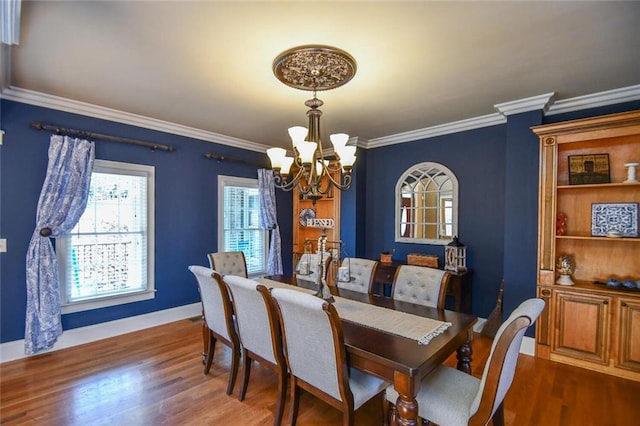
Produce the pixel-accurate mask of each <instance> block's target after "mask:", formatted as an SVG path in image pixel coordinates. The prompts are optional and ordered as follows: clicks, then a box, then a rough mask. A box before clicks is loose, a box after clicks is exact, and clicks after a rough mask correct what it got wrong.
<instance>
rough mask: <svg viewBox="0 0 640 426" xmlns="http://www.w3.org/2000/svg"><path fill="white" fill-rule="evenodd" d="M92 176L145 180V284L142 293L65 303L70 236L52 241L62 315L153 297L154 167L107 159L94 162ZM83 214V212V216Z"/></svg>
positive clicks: (67, 299)
mask: <svg viewBox="0 0 640 426" xmlns="http://www.w3.org/2000/svg"><path fill="white" fill-rule="evenodd" d="M92 173H109V174H120V175H130V176H145V177H146V179H147V229H146V234H147V235H146V237H147V256H146V260H147V283H146V284H147V285H146V288H145V289H144V290H140V291H133V292H127V293H123V294H111V295H108V296H100V297H95V298H91V299H86V300H79V301H75V302H69V298H68V295H67V264H68V262H69V261H70V259H68V257H67V253H68V250H67V245H68V244H69V238H70V234H69V235H66V236H64V237H60V238H56V257H57V260H58V273H59V277H60V301H61V309H62V313H63V314H69V313H73V312H82V311H88V310H93V309H100V308H106V307H109V306H117V305H123V304H126V303H132V302H139V301H143V300H150V299H154V298H155V294H156V289H155V274H154V272H155V167H154V166H148V165H143V164H134V163H123V162H118V161H109V160H99V159H96V160H94V164H93V171H92ZM83 214H84V213H83Z"/></svg>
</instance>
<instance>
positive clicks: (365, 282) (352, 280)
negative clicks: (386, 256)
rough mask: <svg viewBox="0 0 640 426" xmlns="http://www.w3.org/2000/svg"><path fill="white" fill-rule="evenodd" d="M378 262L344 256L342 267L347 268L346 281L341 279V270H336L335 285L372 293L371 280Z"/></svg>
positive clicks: (372, 280)
mask: <svg viewBox="0 0 640 426" xmlns="http://www.w3.org/2000/svg"><path fill="white" fill-rule="evenodd" d="M379 264H380V262H378V261H377V260H371V259H363V258H359V257H351V258H349V257H345V258H344V259H343V260H342V266H341V267H342V268H348V277H347V278H348V281H343V280H341V278H342V277H341V270H340V269H339V270H338V279H337V280H336V286H337V287H338V288H344V289H346V290H352V291H357V292H359V293H368V294H373V282H374V279H375V276H376V271H377V270H378V265H379Z"/></svg>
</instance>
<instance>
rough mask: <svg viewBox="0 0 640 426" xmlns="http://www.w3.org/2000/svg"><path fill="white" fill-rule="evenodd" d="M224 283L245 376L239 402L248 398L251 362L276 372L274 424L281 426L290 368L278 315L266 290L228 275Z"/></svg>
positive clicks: (259, 285) (248, 281) (254, 283)
mask: <svg viewBox="0 0 640 426" xmlns="http://www.w3.org/2000/svg"><path fill="white" fill-rule="evenodd" d="M223 279H224V282H225V284H226V285H227V287H228V288H229V291H230V293H231V296H232V300H233V307H234V312H235V316H236V326H237V328H238V335H239V337H240V345H241V346H242V361H243V362H242V364H243V373H242V381H241V382H240V393H239V394H238V399H239V400H240V401H242V400H244V397H245V395H246V392H247V385H248V384H249V376H250V374H251V364H252V361H254V360H255V361H258V362H259V363H260V364H262V365H264V366H266V367H269V368H270V369H272V370H273V371H275V373H276V374H277V376H278V397H277V400H276V407H275V413H274V421H273V424H274V426H278V425H279V424H280V423H281V421H282V413H283V412H284V401H285V396H286V389H287V364H286V361H285V359H284V353H283V349H282V334H281V332H280V321H279V319H278V313H277V312H276V308H275V306H274V304H273V301H272V299H271V295H270V294H269V290H268V289H267V288H266V287H265V286H263V285H261V284H259V283H257V282H256V281H253V280H250V279H247V278H244V277H239V276H235V275H225V276H224V278H223Z"/></svg>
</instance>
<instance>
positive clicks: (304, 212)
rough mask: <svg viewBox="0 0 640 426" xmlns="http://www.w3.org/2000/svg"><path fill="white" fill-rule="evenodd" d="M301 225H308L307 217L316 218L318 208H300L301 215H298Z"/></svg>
mask: <svg viewBox="0 0 640 426" xmlns="http://www.w3.org/2000/svg"><path fill="white" fill-rule="evenodd" d="M298 218H299V221H300V225H302V226H307V219H315V218H316V210H315V209H300V215H298Z"/></svg>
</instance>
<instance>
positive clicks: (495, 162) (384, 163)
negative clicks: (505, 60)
mask: <svg viewBox="0 0 640 426" xmlns="http://www.w3.org/2000/svg"><path fill="white" fill-rule="evenodd" d="M424 161H433V162H436V163H441V164H443V165H445V166H446V167H447V168H449V169H450V170H451V171H452V172H453V173H454V174H455V175H456V177H457V178H458V184H459V196H458V198H459V208H458V218H459V219H458V236H459V238H460V241H462V242H463V243H464V244H465V245H466V246H467V266H468V267H469V268H472V269H473V270H474V272H473V297H472V302H473V313H474V314H477V315H482V316H485V317H486V316H487V315H488V314H489V313H490V312H491V309H492V308H493V306H494V305H495V298H496V296H497V289H498V287H499V284H500V280H501V279H502V269H503V268H502V262H503V239H504V187H505V126H504V125H500V126H492V127H485V128H482V129H475V130H471V131H466V132H461V133H456V134H451V135H444V136H438V137H434V138H429V139H425V140H420V141H416V142H410V143H404V144H399V145H392V146H387V147H381V148H376V149H370V150H368V153H367V188H366V194H367V197H366V211H367V222H366V228H367V229H366V241H367V243H366V255H367V256H368V257H372V258H378V257H379V255H380V252H381V251H391V250H394V249H395V252H394V254H393V258H394V259H397V260H406V258H407V254H408V253H426V254H434V255H438V256H439V257H440V265H443V264H444V263H443V256H444V246H440V245H423V244H410V243H395V242H394V239H395V237H394V226H393V223H394V218H395V212H394V206H395V198H394V193H395V186H396V183H397V181H398V179H399V178H400V176H401V175H402V174H403V173H404V172H405V171H406V170H407V169H408V168H409V167H411V166H413V165H415V164H418V163H421V162H424ZM494 289H495V291H494Z"/></svg>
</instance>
